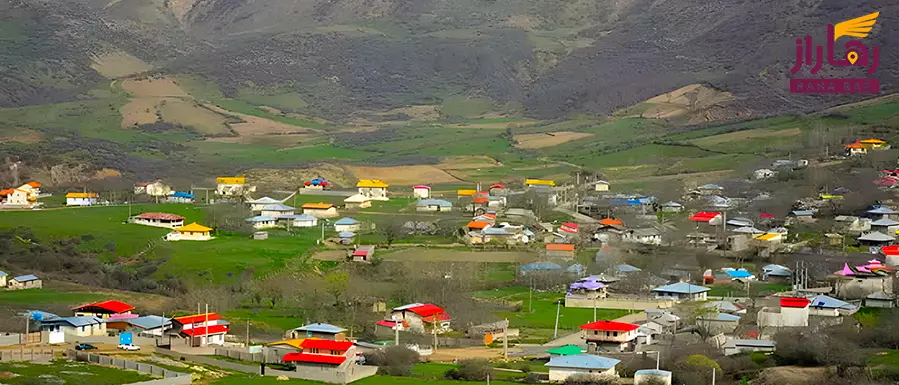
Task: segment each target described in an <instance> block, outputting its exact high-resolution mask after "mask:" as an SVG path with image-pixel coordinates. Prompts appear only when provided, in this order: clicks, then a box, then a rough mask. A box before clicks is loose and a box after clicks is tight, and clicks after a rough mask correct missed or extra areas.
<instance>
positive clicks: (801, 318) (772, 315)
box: [757, 297, 811, 327]
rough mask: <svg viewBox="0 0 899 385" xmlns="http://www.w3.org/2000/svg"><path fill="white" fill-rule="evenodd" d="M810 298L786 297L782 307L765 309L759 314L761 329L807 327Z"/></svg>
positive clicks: (781, 301) (783, 299)
mask: <svg viewBox="0 0 899 385" xmlns="http://www.w3.org/2000/svg"><path fill="white" fill-rule="evenodd" d="M809 304H811V301H809V299H808V298H798V297H784V298H781V299H780V307H767V306H766V307H763V308H762V310H760V311H759V314H758V321H757V323H758V325H759V326H760V327H766V326H768V327H806V326H808V316H809Z"/></svg>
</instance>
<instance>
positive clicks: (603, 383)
mask: <svg viewBox="0 0 899 385" xmlns="http://www.w3.org/2000/svg"><path fill="white" fill-rule="evenodd" d="M619 383H620V382H619V381H618V378H617V377H612V376H597V375H590V374H575V375H571V376H568V378H566V379H565V382H563V385H618V384H619Z"/></svg>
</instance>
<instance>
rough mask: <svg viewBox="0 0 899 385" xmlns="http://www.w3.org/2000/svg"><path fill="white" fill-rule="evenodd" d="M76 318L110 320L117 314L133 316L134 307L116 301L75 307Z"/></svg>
mask: <svg viewBox="0 0 899 385" xmlns="http://www.w3.org/2000/svg"><path fill="white" fill-rule="evenodd" d="M72 310H73V311H74V312H75V316H76V317H97V318H109V317H110V316H112V315H115V314H131V311H132V310H134V306H131V305H129V304H127V303H124V302H122V301H116V300H114V299H111V300H107V301H101V302H94V303H88V304H84V305H81V306H76V307H73V308H72Z"/></svg>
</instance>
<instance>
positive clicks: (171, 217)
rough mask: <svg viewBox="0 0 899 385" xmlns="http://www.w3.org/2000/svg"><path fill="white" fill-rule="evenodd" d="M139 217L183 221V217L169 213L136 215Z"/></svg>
mask: <svg viewBox="0 0 899 385" xmlns="http://www.w3.org/2000/svg"><path fill="white" fill-rule="evenodd" d="M137 217H138V218H140V219H156V220H161V221H183V220H184V217H182V216H180V215H175V214H169V213H143V214H141V215H138V216H137Z"/></svg>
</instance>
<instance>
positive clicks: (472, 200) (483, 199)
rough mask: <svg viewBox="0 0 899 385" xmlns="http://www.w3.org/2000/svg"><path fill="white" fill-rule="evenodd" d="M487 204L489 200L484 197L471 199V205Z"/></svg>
mask: <svg viewBox="0 0 899 385" xmlns="http://www.w3.org/2000/svg"><path fill="white" fill-rule="evenodd" d="M487 202H490V199H487V198H486V197H474V198H471V203H487Z"/></svg>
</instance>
